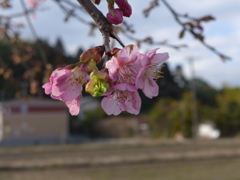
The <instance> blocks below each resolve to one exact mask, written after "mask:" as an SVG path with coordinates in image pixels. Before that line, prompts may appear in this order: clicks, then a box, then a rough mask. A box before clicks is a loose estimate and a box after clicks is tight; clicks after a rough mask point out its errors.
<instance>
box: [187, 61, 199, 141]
mask: <svg viewBox="0 0 240 180" xmlns="http://www.w3.org/2000/svg"><path fill="white" fill-rule="evenodd" d="M188 61H189V65H190V72H191V76H192V81H191V84H190V89H191V112H192V114H191V115H192V136H193V138H194V139H196V138H197V131H198V113H197V98H196V84H195V71H194V58H193V57H190V58H189V59H188Z"/></svg>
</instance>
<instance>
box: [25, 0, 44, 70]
mask: <svg viewBox="0 0 240 180" xmlns="http://www.w3.org/2000/svg"><path fill="white" fill-rule="evenodd" d="M21 5H22V8H23V11H24V13H25V17H26V20H27V23H28V26H29V28H30V30H31V33H32V35H33V37H34V39H35V40H36V42H37V46H38V49H39V51H40V55H41V58H42V60H43V63H44V64H45V65H46V64H47V63H48V61H47V56H46V53H45V52H44V50H43V48H42V45H41V44H40V42H39V39H38V36H37V32H36V30H35V29H34V27H33V24H32V21H31V19H30V17H29V13H28V10H27V7H26V4H25V2H24V0H21Z"/></svg>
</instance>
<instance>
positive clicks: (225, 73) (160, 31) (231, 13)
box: [1, 0, 240, 88]
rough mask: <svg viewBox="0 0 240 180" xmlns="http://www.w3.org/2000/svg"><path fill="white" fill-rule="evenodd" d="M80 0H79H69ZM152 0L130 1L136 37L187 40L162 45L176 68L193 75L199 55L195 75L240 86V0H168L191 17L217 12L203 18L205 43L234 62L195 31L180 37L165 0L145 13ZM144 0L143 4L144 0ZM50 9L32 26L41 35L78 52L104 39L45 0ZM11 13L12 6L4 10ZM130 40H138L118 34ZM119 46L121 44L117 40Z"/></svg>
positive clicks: (16, 7) (212, 82)
mask: <svg viewBox="0 0 240 180" xmlns="http://www.w3.org/2000/svg"><path fill="white" fill-rule="evenodd" d="M70 1H71V2H75V0H70ZM102 1H103V3H102V4H101V6H99V8H100V9H101V10H102V11H103V13H104V14H106V13H107V10H106V3H105V2H104V0H102ZM150 1H151V0H142V1H140V0H129V3H130V4H131V5H132V8H133V14H132V16H131V17H130V18H127V19H126V21H127V22H128V23H129V24H134V26H133V28H134V29H135V30H136V34H134V36H135V37H137V38H140V39H141V38H144V37H147V36H149V35H151V36H152V37H154V38H155V39H156V40H159V41H161V40H168V42H169V43H171V44H176V45H177V44H187V45H188V48H185V49H182V50H180V51H176V50H173V49H171V48H168V47H164V46H161V47H160V50H159V51H158V52H169V54H170V59H169V60H168V63H169V65H170V68H171V69H174V68H175V67H176V65H182V67H183V70H184V74H185V75H186V76H187V77H188V78H189V77H191V73H190V67H189V62H188V59H189V58H193V59H194V67H195V73H196V76H197V77H199V78H202V79H203V80H205V81H207V82H208V83H209V84H210V85H212V86H214V87H216V88H221V87H222V86H223V85H228V86H231V87H240V20H239V18H240V1H239V0H202V1H199V0H177V1H176V0H168V2H169V4H171V5H172V7H173V8H174V9H175V10H176V11H177V12H179V13H182V14H185V13H188V14H189V15H190V16H192V17H202V16H204V15H212V16H213V17H215V18H216V20H215V21H211V22H207V23H204V36H205V38H206V42H207V43H209V44H210V45H212V46H214V47H215V48H216V49H217V50H219V51H220V52H222V53H224V54H226V55H228V56H230V57H231V58H232V60H231V61H227V62H222V61H221V60H220V59H219V57H218V56H217V55H215V54H214V53H213V52H211V51H209V50H208V49H207V48H205V47H204V46H202V45H201V43H200V42H198V41H196V40H195V39H194V38H193V37H192V36H191V35H188V34H186V35H185V36H184V38H183V39H178V33H179V32H180V31H181V27H180V26H179V25H178V24H177V23H176V22H175V21H174V18H173V17H172V15H171V14H170V12H169V11H168V10H167V9H166V8H165V6H164V5H163V4H161V2H160V6H159V7H157V8H156V9H154V10H153V11H152V12H151V13H150V16H149V17H148V18H144V16H143V14H142V11H143V9H144V8H146V7H147V6H148V5H149V2H150ZM19 2H20V1H17V0H14V1H13V5H14V8H13V9H12V10H11V12H13V11H15V12H16V11H17V12H19V11H20V10H21V6H20V3H19ZM140 2H141V3H140ZM41 9H45V10H44V11H42V12H37V13H36V14H35V16H32V20H33V25H34V27H35V29H36V30H37V34H38V36H39V37H40V38H43V39H46V40H48V41H49V42H50V43H51V44H54V43H55V41H56V38H57V37H61V39H62V41H63V43H64V46H65V48H66V50H67V52H68V53H70V54H71V53H75V52H76V50H77V49H78V48H79V47H83V48H84V49H87V48H89V47H90V46H93V45H100V44H101V43H102V38H101V34H100V33H99V32H98V31H96V32H95V36H92V37H90V36H88V31H89V27H88V26H86V25H84V24H82V23H80V22H79V21H77V20H75V19H70V20H69V21H68V22H67V23H64V22H63V19H64V17H65V16H64V14H63V12H62V10H61V9H59V7H58V6H56V3H55V2H54V1H53V0H46V2H45V3H44V4H43V5H42V6H41ZM2 13H5V14H9V13H10V12H9V11H6V12H1V14H2ZM79 15H81V16H82V17H83V18H85V19H86V20H89V21H90V20H91V19H90V18H89V17H88V16H87V15H86V14H84V13H79ZM15 22H23V23H24V24H26V22H25V19H22V18H17V19H15ZM21 36H22V37H24V38H26V39H29V40H31V39H32V38H33V37H32V35H31V33H30V31H29V28H28V27H27V26H25V28H24V29H23V30H22V34H21ZM119 36H120V37H121V38H122V40H123V42H124V43H125V44H133V43H134V42H133V41H131V40H129V39H126V38H124V37H123V36H122V35H121V34H120V35H119ZM117 46H118V47H120V46H119V45H117ZM157 47H158V46H146V45H144V46H142V47H141V51H142V52H145V51H146V50H150V49H153V48H157Z"/></svg>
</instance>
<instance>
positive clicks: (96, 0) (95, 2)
mask: <svg viewBox="0 0 240 180" xmlns="http://www.w3.org/2000/svg"><path fill="white" fill-rule="evenodd" d="M92 2H93V3H94V4H97V5H99V4H100V2H101V0H92Z"/></svg>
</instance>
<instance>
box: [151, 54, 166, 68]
mask: <svg viewBox="0 0 240 180" xmlns="http://www.w3.org/2000/svg"><path fill="white" fill-rule="evenodd" d="M168 58H169V55H168V53H158V54H156V55H155V56H153V57H152V59H151V64H155V65H158V64H161V63H163V62H165V61H166V60H168Z"/></svg>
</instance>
